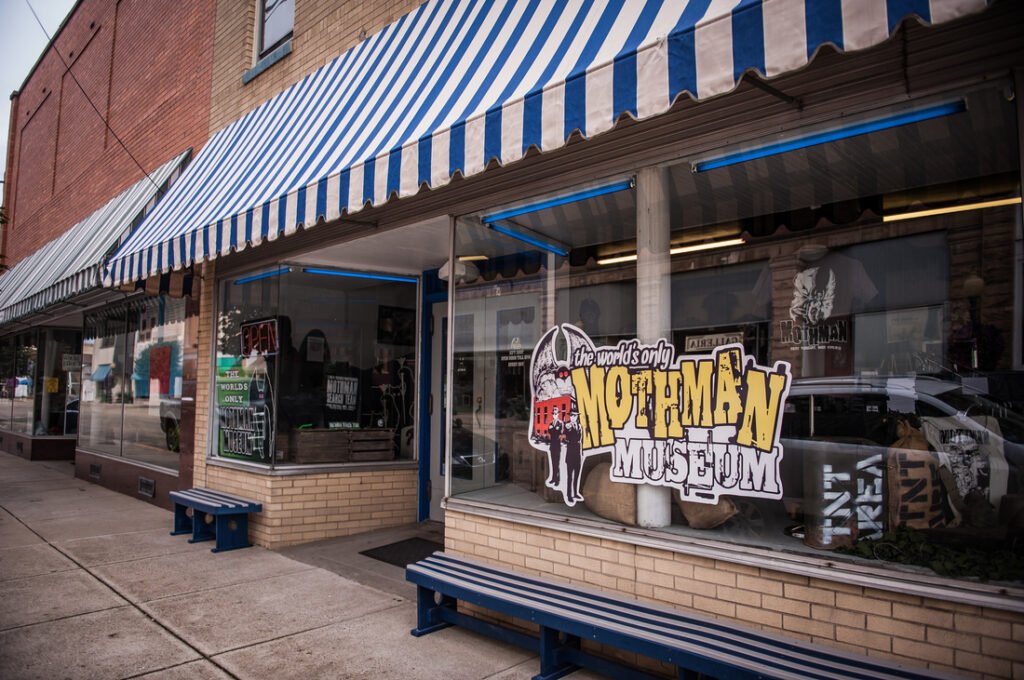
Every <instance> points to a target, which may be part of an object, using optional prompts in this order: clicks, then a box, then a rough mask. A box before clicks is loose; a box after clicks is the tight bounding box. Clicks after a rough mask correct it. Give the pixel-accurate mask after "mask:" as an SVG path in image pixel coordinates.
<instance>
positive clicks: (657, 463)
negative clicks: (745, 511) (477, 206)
mask: <svg viewBox="0 0 1024 680" xmlns="http://www.w3.org/2000/svg"><path fill="white" fill-rule="evenodd" d="M563 341H564V342H563ZM560 348H561V349H560ZM563 352H564V354H563ZM559 354H563V356H559ZM530 375H531V387H532V399H531V418H530V433H529V438H530V443H531V445H532V446H533V447H534V448H536V449H538V450H540V451H543V452H545V453H546V454H547V455H548V471H549V474H548V478H547V479H546V480H545V484H546V485H547V486H548V487H550V488H552V489H556V490H558V491H560V492H561V493H562V497H563V499H564V501H565V503H566V505H569V506H573V505H575V504H576V503H577V502H579V501H581V500H583V496H582V495H581V494H580V482H581V480H580V474H581V471H582V467H583V461H584V460H585V458H586V457H588V456H591V455H595V454H600V453H610V454H611V463H612V464H611V471H610V475H611V480H612V481H613V482H624V483H629V484H652V485H655V486H668V487H671V488H673V489H676V490H678V491H679V495H680V498H682V499H684V500H688V501H696V502H700V503H716V502H717V501H718V497H719V496H720V495H731V496H747V497H756V498H772V499H778V498H781V497H782V480H781V478H780V475H779V464H780V462H781V461H782V457H783V448H782V445H781V443H780V442H779V435H780V428H781V425H782V414H783V411H784V407H785V401H786V398H787V396H788V394H789V386H790V383H791V382H792V372H791V367H790V365H789V363H787V362H784V361H778V362H776V363H775V365H774V366H772V367H766V366H760V365H758V364H757V363H756V362H755V360H754V358H753V357H750V356H747V355H746V354H745V352H744V350H743V346H742V345H739V344H728V345H724V346H722V347H718V348H716V349H714V351H712V352H711V353H710V354H695V355H686V354H682V355H677V354H676V350H675V347H674V346H673V345H672V343H671V342H669V341H667V340H664V339H661V340H659V341H658V342H657V343H655V344H653V345H648V344H644V343H641V342H640V341H638V340H621V341H619V343H618V344H617V345H614V346H601V347H596V346H595V345H594V344H593V342H592V341H591V340H590V338H589V337H588V336H587V334H586V333H584V332H583V331H582V330H580V329H579V328H577V327H576V326H573V325H571V324H562V325H560V326H554V327H552V328H551V329H550V330H548V332H547V333H545V334H544V336H543V337H542V338H541V340H540V341H539V342H538V343H537V345H536V347H535V348H534V352H533V359H532V362H531V370H530Z"/></svg>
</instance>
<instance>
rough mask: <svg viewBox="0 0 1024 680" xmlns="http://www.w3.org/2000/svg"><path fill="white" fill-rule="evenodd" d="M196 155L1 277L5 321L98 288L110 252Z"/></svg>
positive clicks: (182, 158)
mask: <svg viewBox="0 0 1024 680" xmlns="http://www.w3.org/2000/svg"><path fill="white" fill-rule="evenodd" d="M190 154H191V150H189V151H185V152H183V153H181V154H179V155H178V156H177V157H176V158H174V159H172V160H170V161H168V162H167V163H165V164H164V165H162V166H161V167H159V168H157V169H156V170H155V171H154V172H151V173H150V174H149V177H144V178H143V179H141V180H139V181H138V182H136V183H135V184H133V185H132V186H131V187H129V188H128V189H126V190H125V191H123V192H121V193H120V194H118V195H117V196H116V197H115V198H113V199H112V200H110V201H109V202H108V203H107V204H106V205H104V206H103V207H102V208H100V209H99V210H97V211H96V212H94V213H93V214H91V215H89V217H87V218H85V219H84V220H82V221H81V222H79V223H78V224H76V225H75V226H73V227H71V228H70V229H68V230H67V231H66V232H64V233H63V234H61V235H60V236H58V237H57V238H55V239H53V240H52V241H50V242H49V243H47V244H46V245H44V246H43V247H42V248H40V249H39V250H37V251H35V252H34V253H32V254H31V255H29V256H28V257H26V258H25V259H23V260H21V261H20V262H18V263H17V264H16V265H14V266H13V267H12V268H11V269H10V271H8V272H7V273H6V274H4V275H3V276H0V324H4V323H8V322H10V321H13V320H15V319H19V318H21V317H24V316H26V315H29V314H32V313H34V312H38V311H40V310H43V309H44V308H46V307H48V306H50V305H53V304H56V303H58V302H63V301H65V300H68V299H70V298H72V297H74V296H76V295H79V294H81V293H84V292H86V291H88V290H90V289H94V288H98V287H99V286H100V284H101V273H102V272H101V267H102V266H103V263H104V260H105V258H106V256H107V255H108V254H109V253H110V252H111V251H112V250H113V249H114V248H115V247H117V245H118V244H119V243H123V242H124V239H125V238H126V237H127V236H128V234H129V232H130V231H131V229H132V227H133V226H135V225H136V224H138V223H139V221H140V219H141V217H142V216H143V215H144V214H145V213H146V212H147V211H148V210H150V209H152V207H153V205H154V204H155V203H156V201H157V200H158V199H159V198H160V197H161V196H163V195H164V192H165V191H166V190H167V187H168V185H169V184H170V183H171V182H173V181H174V179H175V178H176V177H177V176H178V174H179V173H180V172H181V168H182V166H183V164H184V163H185V162H186V161H187V160H188V158H189V157H190Z"/></svg>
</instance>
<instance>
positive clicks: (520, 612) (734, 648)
mask: <svg viewBox="0 0 1024 680" xmlns="http://www.w3.org/2000/svg"><path fill="white" fill-rule="evenodd" d="M405 574H406V579H407V580H408V581H411V582H412V583H415V584H416V589H417V610H416V611H417V614H416V628H414V629H413V630H412V634H413V635H415V636H417V637H419V636H421V635H426V634H428V633H432V632H434V631H436V630H440V629H442V628H446V627H448V626H450V625H458V626H461V627H463V628H467V629H469V630H473V631H475V632H478V633H482V634H485V635H490V636H491V637H496V638H498V639H500V640H502V641H503V642H508V643H511V644H516V645H519V646H520V647H524V648H526V649H530V650H532V651H534V652H536V653H538V654H539V655H540V674H539V675H537V676H535V677H534V680H554V678H560V677H562V676H564V675H567V674H569V673H571V672H573V671H575V670H577V669H578V668H580V667H585V668H589V669H591V670H593V671H596V672H598V673H603V674H605V675H608V676H610V677H614V678H650V677H652V676H650V675H648V674H646V673H643V672H641V671H638V670H637V669H634V668H628V667H626V666H623V665H621V664H618V663H616V662H614V661H610V660H607V659H605V658H602V657H599V656H595V655H594V654H592V653H589V652H587V651H584V649H583V648H582V646H581V642H582V641H591V642H596V643H600V644H603V645H607V646H610V647H617V648H619V649H622V650H626V651H629V652H635V653H637V654H640V655H642V656H646V657H649V658H652V659H657V660H659V661H663V662H665V663H667V664H670V665H672V666H675V667H676V669H677V674H678V676H679V677H681V678H697V677H699V676H700V674H703V675H704V676H710V677H714V678H723V679H724V678H789V679H791V680H792V679H796V678H799V679H810V678H820V679H826V678H827V679H829V680H839V679H843V680H845V679H847V678H861V679H864V680H868V679H870V680H886V679H896V678H902V679H904V680H906V679H914V680H924V679H925V678H928V679H933V678H936V677H948V676H943V675H942V674H939V673H935V672H934V671H929V670H926V669H913V668H909V667H906V666H901V665H898V664H895V663H892V662H887V661H885V660H882V659H874V658H869V657H866V656H859V655H853V654H847V653H845V652H841V651H838V650H834V649H830V648H828V647H826V646H822V645H811V644H808V643H804V642H801V641H799V640H794V639H790V638H787V637H784V636H782V635H773V634H770V633H765V632H762V631H759V630H757V629H754V628H750V627H747V626H743V625H739V624H734V623H729V622H725V621H718V620H715V619H712V618H710V617H703V616H698V615H695V614H691V613H686V612H682V611H679V610H675V609H670V608H667V607H661V606H658V605H654V604H648V603H645V602H640V601H637V600H633V599H629V598H626V597H619V596H616V595H612V594H609V593H604V592H601V591H598V590H594V589H591V588H586V587H582V586H577V585H570V584H568V583H565V582H561V581H557V580H555V579H548V578H544V579H541V578H537V577H535V576H526V575H523V574H518V573H516V572H513V571H510V570H508V569H505V568H497V567H494V566H490V565H486V564H482V563H480V562H476V561H473V560H469V559H466V558H464V557H456V556H452V555H446V554H444V553H440V552H437V553H434V554H433V555H432V556H430V557H427V558H426V559H423V560H421V561H419V562H416V563H414V564H410V565H409V566H408V567H406V572H405ZM460 600H461V601H462V602H467V603H470V604H473V605H476V606H479V607H483V608H485V609H489V610H492V611H494V612H499V613H502V614H507V615H510V616H513V617H515V618H517V619H520V620H522V621H526V622H531V623H534V624H537V625H538V626H539V627H540V635H539V637H534V636H532V635H528V634H526V633H524V632H521V631H518V630H513V629H511V628H508V627H505V626H499V625H496V624H492V623H489V622H487V621H483V620H480V619H477V618H473V617H470V616H467V615H466V614H463V613H461V612H459V611H457V608H456V605H457V602H458V601H460Z"/></svg>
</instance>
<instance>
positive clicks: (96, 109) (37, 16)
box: [25, 0, 160, 190]
mask: <svg viewBox="0 0 1024 680" xmlns="http://www.w3.org/2000/svg"><path fill="white" fill-rule="evenodd" d="M25 4H26V5H28V9H29V11H30V12H32V16H33V17H35V19H36V23H37V24H39V28H40V29H42V31H43V35H45V36H46V39H47V41H49V43H50V46H51V47H52V48H53V51H54V52H55V53H56V55H57V58H58V59H60V63H62V64H64V68H65V70H66V71H67V74H68V75H69V76H71V80H73V81H75V85H78V89H79V90H81V91H82V96H83V97H85V101H87V102H89V106H91V107H92V110H93V111H95V112H96V115H97V116H99V118H100V120H102V121H103V124H104V125H105V126H106V128H107V130H108V131H109V132H110V134H112V135H113V136H114V139H116V140H117V143H118V144H120V145H121V148H122V149H124V152H125V153H126V154H128V158H131V159H132V161H133V162H134V163H135V165H137V166H138V167H139V170H141V171H142V174H143V175H145V176H146V179H148V180H149V183H150V184H152V185H153V188H154V189H156V190H159V189H160V187H159V186H158V185H157V183H156V182H155V181H153V178H152V177H150V176H149V173H148V172H146V169H145V168H144V167H142V164H141V163H139V161H138V159H137V158H135V156H133V155H132V152H131V151H129V150H128V147H127V146H125V143H124V142H123V141H121V138H120V137H118V136H117V133H116V132H114V128H112V127H110V123H108V122H107V119H106V118H104V117H103V114H102V113H100V110H99V108H97V107H96V104H94V103H93V101H92V99H91V98H90V97H89V94H88V93H87V92H86V91H85V88H84V87H82V84H81V83H80V82H78V78H76V77H75V73H74V71H72V70H71V65H70V64H68V62H67V61H65V60H64V55H63V54H61V53H60V50H59V49H57V44H56V43H55V42H54V40H53V38H51V37H50V34H49V32H47V30H46V27H45V26H43V22H42V21H40V19H39V15H38V14H36V9H35V7H33V6H32V3H31V2H30V1H29V0H25Z"/></svg>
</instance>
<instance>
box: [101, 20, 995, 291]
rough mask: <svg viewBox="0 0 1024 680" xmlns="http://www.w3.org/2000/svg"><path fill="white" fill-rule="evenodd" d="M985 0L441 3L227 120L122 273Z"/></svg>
mask: <svg viewBox="0 0 1024 680" xmlns="http://www.w3.org/2000/svg"><path fill="white" fill-rule="evenodd" d="M986 5H987V2H986V0H927V1H926V0H888V2H886V1H885V0H847V1H846V2H843V3H837V2H832V1H827V2H826V1H825V0H741V1H738V0H726V1H725V2H719V1H718V0H690V1H689V2H684V1H683V0H667V1H665V2H661V1H659V0H649V1H648V2H639V1H637V2H622V1H621V0H619V1H613V2H580V3H566V2H559V1H555V0H544V1H536V0H535V1H531V2H517V1H515V0H507V1H494V2H467V1H461V0H447V1H446V0H431V1H430V2H427V3H425V4H424V5H421V6H420V7H419V8H417V9H416V10H414V11H413V12H411V13H410V14H408V15H406V16H404V17H402V18H401V19H399V20H398V21H397V22H395V23H394V24H391V25H390V26H388V27H386V28H385V29H384V30H382V31H381V32H380V33H377V34H376V35H373V36H371V37H370V38H368V39H366V40H364V41H363V42H361V43H360V44H358V45H357V46H355V47H353V48H352V49H350V50H349V51H347V52H345V53H344V54H342V55H340V56H339V57H337V58H336V59H334V60H333V61H331V62H330V63H328V64H327V65H325V66H324V67H322V68H320V69H319V70H317V71H315V72H313V73H311V74H309V75H308V76H306V77H305V78H303V79H302V80H300V81H299V82H297V83H295V84H294V85H292V86H291V87H289V88H288V89H286V90H285V91H283V92H281V93H280V94H278V95H277V96H275V97H273V98H272V99H270V100H269V101H267V102H266V103H264V104H263V105H261V106H259V107H258V108H256V109H254V110H253V111H251V112H250V113H248V114H247V115H245V116H244V117H242V118H240V119H239V120H237V121H235V122H234V123H232V124H230V125H228V126H227V127H226V128H224V129H223V130H221V131H220V132H218V133H217V134H216V135H214V137H213V138H212V139H211V140H210V141H209V142H208V143H207V145H206V147H205V148H204V149H203V150H202V151H201V152H200V153H199V155H198V157H197V158H196V161H195V162H194V163H192V165H191V166H190V167H189V169H188V171H187V172H186V173H185V175H184V176H183V178H182V181H181V182H179V183H178V184H177V185H176V186H175V187H174V189H173V190H172V191H171V192H170V194H169V196H168V197H167V199H166V200H165V201H163V202H161V204H160V205H159V206H158V207H157V209H156V210H155V211H154V212H153V214H152V215H150V217H149V218H147V220H146V221H145V222H144V223H143V225H142V226H141V228H140V229H139V230H138V231H137V232H136V233H135V234H133V235H132V237H131V238H130V239H129V240H128V241H127V242H126V243H125V244H124V246H123V247H122V248H121V249H120V250H119V251H118V252H117V253H116V254H115V256H114V257H113V258H112V259H111V261H110V264H109V266H108V269H107V271H106V272H105V275H104V283H105V284H106V285H120V284H123V283H126V282H129V281H132V280H136V279H142V278H146V277H149V276H151V275H153V274H155V273H158V272H167V271H170V270H172V269H178V268H181V267H183V266H188V265H191V264H192V263H194V262H200V261H203V260H208V259H212V258H214V257H217V256H218V255H225V254H227V253H230V252H232V251H235V250H241V249H242V248H244V247H246V246H247V245H258V244H260V243H261V242H263V241H265V240H271V241H272V240H275V239H276V238H277V237H278V236H280V235H281V234H290V233H293V232H295V231H296V230H297V229H299V228H302V227H310V226H312V225H315V224H316V223H317V221H318V220H320V219H324V220H328V221H329V220H333V219H336V218H338V217H341V216H342V215H343V214H349V215H350V214H353V213H355V212H357V211H359V210H361V209H363V208H364V207H366V205H367V204H369V205H379V204H381V203H384V202H386V201H387V200H388V199H389V198H391V197H392V196H393V195H398V196H400V197H404V196H410V195H412V194H415V193H417V192H418V191H420V190H421V188H422V187H423V186H424V185H426V186H427V187H439V186H443V185H445V184H447V183H448V182H449V181H450V180H451V179H452V177H453V176H454V175H455V174H456V173H459V174H461V175H463V176H470V175H475V174H477V173H480V172H483V170H484V169H485V168H486V167H487V166H488V164H489V163H490V162H491V161H494V160H497V161H498V162H499V163H501V164H503V165H504V164H508V163H512V162H514V161H516V160H519V159H520V158H522V157H523V155H524V154H525V152H526V150H528V149H529V148H530V147H531V146H533V147H537V148H538V149H540V150H541V151H550V150H553V149H557V148H559V147H561V146H563V145H564V144H565V143H566V140H567V139H568V138H569V136H570V135H571V134H572V133H573V132H574V131H576V130H578V131H579V132H580V133H581V134H582V135H583V136H584V137H591V136H593V135H596V134H600V133H601V132H604V131H607V130H609V129H611V128H612V127H613V126H614V125H615V122H616V121H617V120H618V119H619V117H620V116H621V115H623V114H628V115H630V116H632V117H633V118H636V119H644V118H648V117H650V116H654V115H657V114H659V113H663V112H665V111H667V110H668V109H669V107H671V105H672V104H673V102H675V100H676V99H677V98H678V97H680V96H683V95H684V94H688V95H690V96H692V97H694V98H696V99H704V98H707V97H711V96H714V95H719V94H723V93H726V92H729V91H731V90H732V89H734V88H735V87H736V85H737V83H738V81H739V78H740V77H741V76H742V75H743V74H744V73H745V72H747V71H756V72H757V73H759V74H761V76H763V77H768V78H771V77H775V76H778V75H780V74H782V73H786V72H789V71H793V70H795V69H798V68H801V67H803V66H805V65H806V64H807V63H808V62H809V61H810V59H811V58H812V57H813V55H814V54H815V53H816V51H817V50H818V49H819V48H820V47H821V46H822V45H825V44H832V45H835V46H836V47H837V48H838V49H840V50H857V49H863V48H866V47H870V46H872V45H875V44H877V43H880V42H882V41H884V40H886V39H887V38H889V36H890V35H891V34H892V33H893V32H894V31H895V30H896V29H897V27H898V26H899V24H900V22H901V21H902V20H903V19H904V18H906V17H911V16H914V17H917V18H918V19H920V20H921V21H922V22H924V23H930V24H937V23H942V22H945V21H949V20H951V19H955V18H957V17H960V16H963V15H965V14H969V13H973V12H977V11H980V10H982V9H984V8H985V7H986Z"/></svg>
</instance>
